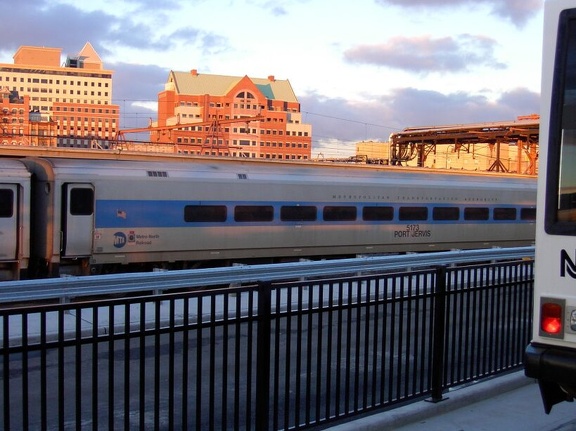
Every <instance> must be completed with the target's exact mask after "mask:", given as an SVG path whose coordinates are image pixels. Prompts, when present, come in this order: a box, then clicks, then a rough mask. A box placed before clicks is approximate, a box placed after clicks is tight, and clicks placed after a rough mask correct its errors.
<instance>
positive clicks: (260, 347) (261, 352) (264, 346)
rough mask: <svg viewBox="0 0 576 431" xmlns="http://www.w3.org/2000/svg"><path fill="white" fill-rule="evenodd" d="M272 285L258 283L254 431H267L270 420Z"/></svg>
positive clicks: (269, 283)
mask: <svg viewBox="0 0 576 431" xmlns="http://www.w3.org/2000/svg"><path fill="white" fill-rule="evenodd" d="M271 295H272V283H271V282H259V283H258V334H257V339H256V420H255V423H256V430H257V431H267V430H268V428H269V425H268V424H269V418H270V344H271V340H270V336H271V316H270V314H271V312H272V305H271V304H272V299H271Z"/></svg>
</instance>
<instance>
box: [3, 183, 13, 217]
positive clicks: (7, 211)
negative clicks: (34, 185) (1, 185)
mask: <svg viewBox="0 0 576 431" xmlns="http://www.w3.org/2000/svg"><path fill="white" fill-rule="evenodd" d="M13 215H14V192H13V191H12V190H10V189H0V217H1V218H11V217H12V216H13Z"/></svg>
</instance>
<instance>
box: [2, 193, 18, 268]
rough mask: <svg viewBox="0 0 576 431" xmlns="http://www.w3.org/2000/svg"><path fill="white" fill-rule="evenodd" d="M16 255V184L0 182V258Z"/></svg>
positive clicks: (11, 257) (10, 258)
mask: <svg viewBox="0 0 576 431" xmlns="http://www.w3.org/2000/svg"><path fill="white" fill-rule="evenodd" d="M17 257H18V186H17V185H16V184H0V260H14V259H17Z"/></svg>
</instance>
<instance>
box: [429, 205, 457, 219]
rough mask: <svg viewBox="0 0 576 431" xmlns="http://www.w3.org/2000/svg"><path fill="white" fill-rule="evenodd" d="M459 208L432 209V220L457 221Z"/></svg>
mask: <svg viewBox="0 0 576 431" xmlns="http://www.w3.org/2000/svg"><path fill="white" fill-rule="evenodd" d="M459 218H460V208H458V207H434V208H433V209H432V219H433V220H458V219H459Z"/></svg>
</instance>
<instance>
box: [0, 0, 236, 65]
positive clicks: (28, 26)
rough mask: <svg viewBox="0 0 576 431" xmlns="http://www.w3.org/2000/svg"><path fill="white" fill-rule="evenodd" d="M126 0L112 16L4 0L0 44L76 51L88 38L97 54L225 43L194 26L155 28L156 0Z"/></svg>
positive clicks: (158, 19)
mask: <svg viewBox="0 0 576 431" xmlns="http://www.w3.org/2000/svg"><path fill="white" fill-rule="evenodd" d="M130 3H133V4H135V5H136V6H137V7H136V9H135V11H134V12H133V13H131V14H127V15H125V16H115V15H113V14H110V13H107V12H105V11H103V10H95V11H85V10H82V9H80V8H77V7H74V6H71V5H68V4H62V3H57V2H53V1H50V0H37V2H36V4H35V7H22V5H21V4H20V3H19V2H8V3H7V4H6V5H3V9H2V12H3V14H5V16H10V19H6V20H5V22H3V24H2V26H0V40H2V43H0V50H1V51H3V52H11V53H14V52H16V50H17V49H18V47H20V46H22V45H31V46H38V45H39V42H38V41H42V44H43V45H44V46H51V47H58V48H62V49H63V52H64V54H76V53H77V52H78V51H79V50H80V49H81V48H82V46H84V44H85V43H86V41H90V42H91V43H92V45H94V48H95V49H96V50H97V51H98V53H99V54H100V55H101V56H107V55H110V54H114V51H115V49H116V47H119V46H122V47H127V48H132V49H145V50H152V51H159V52H165V51H169V50H170V49H171V48H172V47H173V46H175V45H177V44H186V45H189V46H194V47H195V48H199V49H200V50H201V51H204V52H211V53H212V52H214V51H215V50H218V49H222V47H225V46H226V43H227V41H226V39H225V38H223V37H221V36H219V35H217V34H214V33H210V32H205V31H202V30H198V29H195V28H193V27H185V28H176V29H174V31H172V32H170V33H168V34H162V33H158V32H157V29H158V28H162V27H161V24H162V22H163V19H162V17H163V12H160V13H157V12H155V6H156V3H153V2H152V1H151V0H131V1H130ZM152 6H154V7H152ZM137 17H140V18H145V17H146V18H148V19H137ZM153 61H154V60H153V59H151V60H150V62H153Z"/></svg>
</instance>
